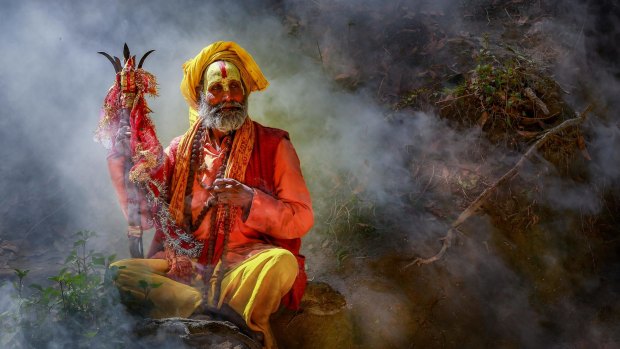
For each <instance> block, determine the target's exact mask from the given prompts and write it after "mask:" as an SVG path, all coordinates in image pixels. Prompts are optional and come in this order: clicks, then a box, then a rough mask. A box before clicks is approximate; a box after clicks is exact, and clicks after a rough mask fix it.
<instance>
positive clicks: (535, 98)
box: [524, 87, 549, 115]
mask: <svg viewBox="0 0 620 349" xmlns="http://www.w3.org/2000/svg"><path fill="white" fill-rule="evenodd" d="M524 92H525V95H526V96H527V98H529V99H531V100H532V102H534V104H536V106H537V107H538V108H539V109H540V110H541V111H542V112H543V114H545V115H549V108H547V105H546V104H545V102H543V101H542V100H541V99H540V98H538V96H537V95H536V93H535V92H534V91H533V90H532V89H531V88H529V87H526V88H525V90H524Z"/></svg>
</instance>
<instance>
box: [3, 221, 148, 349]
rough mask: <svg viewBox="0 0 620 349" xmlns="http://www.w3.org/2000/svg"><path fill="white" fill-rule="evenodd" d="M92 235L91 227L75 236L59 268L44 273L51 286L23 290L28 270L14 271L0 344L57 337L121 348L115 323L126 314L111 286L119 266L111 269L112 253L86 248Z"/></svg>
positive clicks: (40, 342)
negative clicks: (69, 250)
mask: <svg viewBox="0 0 620 349" xmlns="http://www.w3.org/2000/svg"><path fill="white" fill-rule="evenodd" d="M93 236H95V233H94V232H91V231H80V232H78V233H77V234H76V241H75V242H74V244H73V249H72V250H71V252H70V253H69V255H68V256H67V258H66V259H65V262H64V265H63V267H62V268H61V269H60V270H59V271H58V273H57V274H56V275H53V276H50V277H48V280H49V281H51V284H49V285H40V284H36V283H33V284H30V285H29V287H28V288H27V289H26V288H24V287H23V286H24V279H25V278H26V277H27V275H28V272H29V271H28V270H19V269H15V275H16V276H17V279H18V280H17V281H16V282H14V284H13V285H14V289H15V291H16V292H15V294H14V295H13V301H14V302H13V305H14V306H13V307H12V308H11V309H9V310H7V311H5V312H3V313H1V314H0V326H1V327H2V328H3V332H2V334H0V346H2V347H21V346H27V347H42V346H47V345H48V344H49V343H50V342H53V341H60V340H61V341H62V342H63V344H64V345H65V346H66V345H69V346H71V347H82V346H91V347H115V346H117V347H123V346H124V345H123V342H124V341H123V338H125V337H127V333H124V332H126V330H124V328H125V327H124V326H115V325H114V324H115V323H117V322H118V320H119V315H123V314H124V313H123V311H122V310H119V307H118V304H119V301H118V292H117V291H116V287H114V286H113V281H114V280H115V278H116V274H117V272H118V269H119V268H118V267H110V264H111V263H112V261H114V259H115V258H116V256H115V255H114V254H112V255H104V254H102V253H97V252H94V251H93V250H90V249H88V248H87V246H88V240H89V239H90V238H92V237H93ZM151 287H153V286H151ZM27 291H28V292H27ZM121 318H122V317H121ZM119 333H121V334H123V335H120V336H119ZM67 343H70V344H67Z"/></svg>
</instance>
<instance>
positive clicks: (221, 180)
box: [213, 178, 241, 186]
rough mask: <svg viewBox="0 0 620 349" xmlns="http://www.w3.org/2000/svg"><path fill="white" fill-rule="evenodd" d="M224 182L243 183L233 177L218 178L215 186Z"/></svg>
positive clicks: (214, 182)
mask: <svg viewBox="0 0 620 349" xmlns="http://www.w3.org/2000/svg"><path fill="white" fill-rule="evenodd" d="M222 184H229V185H239V184H241V183H239V181H238V180H236V179H232V178H218V179H216V180H215V181H213V185H214V186H217V185H222Z"/></svg>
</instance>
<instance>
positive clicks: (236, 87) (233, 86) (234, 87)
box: [230, 82, 241, 90]
mask: <svg viewBox="0 0 620 349" xmlns="http://www.w3.org/2000/svg"><path fill="white" fill-rule="evenodd" d="M230 88H231V89H235V90H237V89H239V88H241V86H240V85H239V84H237V83H235V82H233V83H232V84H230Z"/></svg>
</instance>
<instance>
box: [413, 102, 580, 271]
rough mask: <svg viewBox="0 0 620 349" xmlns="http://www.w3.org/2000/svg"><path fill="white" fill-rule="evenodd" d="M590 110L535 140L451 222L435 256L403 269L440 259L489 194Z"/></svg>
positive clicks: (575, 124) (422, 259) (418, 259)
mask: <svg viewBox="0 0 620 349" xmlns="http://www.w3.org/2000/svg"><path fill="white" fill-rule="evenodd" d="M591 109H592V105H590V106H588V107H587V108H586V109H585V110H584V111H583V112H582V113H581V114H578V115H577V117H575V118H573V119H569V120H566V121H564V122H563V123H561V124H559V125H558V126H555V127H553V128H551V129H549V130H548V131H547V132H545V133H544V134H543V135H542V136H541V137H540V138H538V140H536V142H534V144H532V145H531V146H530V147H529V148H528V149H527V151H526V152H525V153H524V154H523V156H521V158H520V159H519V161H517V163H516V164H515V165H514V166H513V167H512V168H511V169H510V170H509V171H508V172H506V173H505V174H504V175H503V176H502V177H500V179H498V180H497V181H495V182H494V183H493V184H492V185H491V186H489V187H488V188H487V189H485V190H484V191H483V192H482V193H481V194H480V195H478V197H477V198H476V199H475V200H474V201H472V203H471V204H469V206H467V208H466V209H465V210H464V211H463V212H461V214H460V215H459V216H458V218H457V219H456V220H455V221H454V222H452V224H451V225H450V229H449V230H448V233H447V234H446V236H444V237H443V238H441V239H439V240H440V241H442V246H441V250H439V252H438V253H437V254H435V255H434V256H432V257H429V258H420V257H418V258H416V259H415V260H414V261H413V262H411V263H409V264H407V265H405V267H404V268H408V267H410V266H412V265H414V264H415V265H422V264H429V263H433V262H435V261H437V260H439V259H441V258H442V257H443V255H444V254H445V253H446V251H447V250H448V248H450V246H451V245H452V238H453V237H454V230H456V229H457V228H458V227H459V226H461V224H463V223H464V222H465V221H466V220H467V219H469V218H470V217H471V216H473V215H474V213H476V211H478V210H479V209H480V207H481V206H482V205H483V204H484V203H485V202H486V201H487V199H488V198H489V197H490V196H491V194H492V193H493V192H494V191H495V190H496V189H497V188H498V187H499V186H500V185H502V184H504V183H506V182H508V181H509V180H510V179H512V178H513V177H514V176H515V175H516V174H517V173H518V172H519V169H520V168H521V167H522V166H523V164H525V161H526V160H528V159H529V158H530V157H531V156H532V155H533V154H535V151H536V150H537V149H539V148H540V147H542V146H543V145H544V144H545V143H546V142H547V141H548V140H549V139H550V137H551V136H552V135H554V134H557V133H559V132H561V131H563V130H565V129H567V128H569V127H571V126H577V125H579V124H581V123H582V122H583V121H584V120H585V118H586V114H587V113H588V112H589V111H590V110H591Z"/></svg>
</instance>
